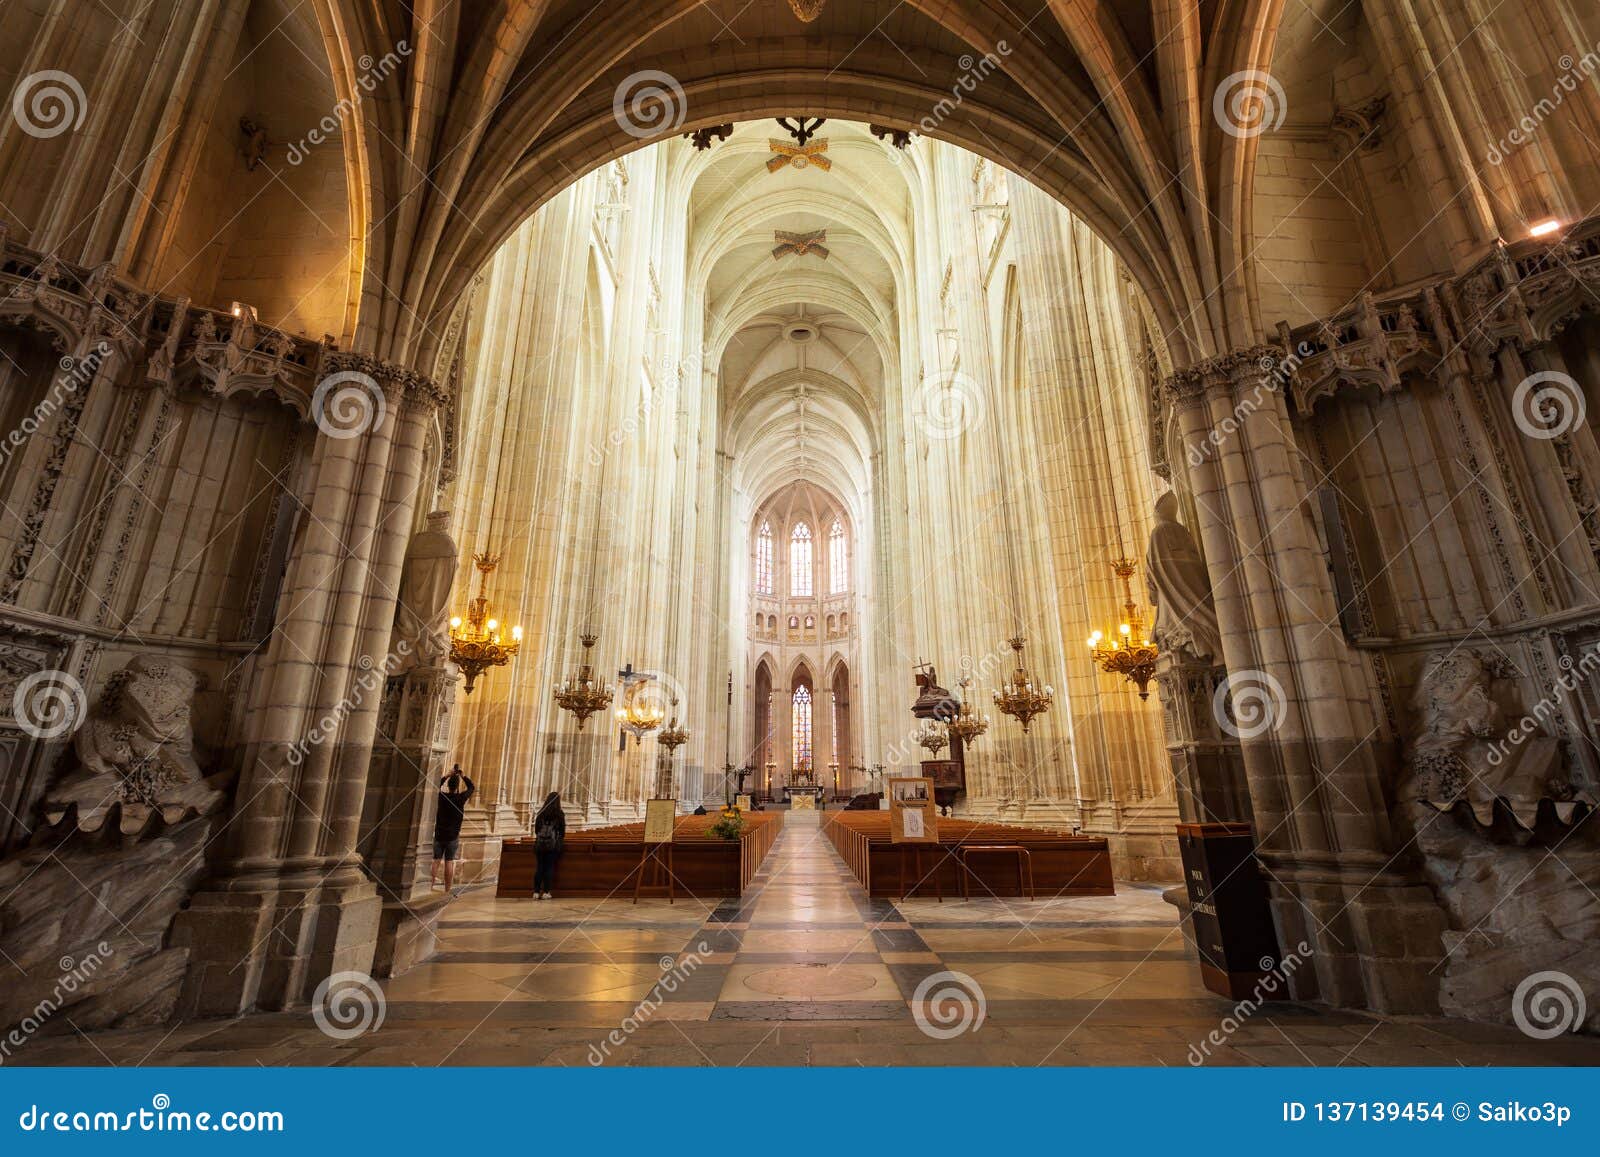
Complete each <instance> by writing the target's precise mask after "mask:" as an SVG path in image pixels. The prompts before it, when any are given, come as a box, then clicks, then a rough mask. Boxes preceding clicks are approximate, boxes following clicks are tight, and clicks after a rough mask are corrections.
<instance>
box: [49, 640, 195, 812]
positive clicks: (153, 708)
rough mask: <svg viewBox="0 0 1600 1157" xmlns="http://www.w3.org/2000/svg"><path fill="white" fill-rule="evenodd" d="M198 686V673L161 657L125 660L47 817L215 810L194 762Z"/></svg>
mask: <svg viewBox="0 0 1600 1157" xmlns="http://www.w3.org/2000/svg"><path fill="white" fill-rule="evenodd" d="M197 686H198V679H197V677H196V675H195V673H194V672H193V671H191V670H189V669H188V668H187V667H180V666H177V665H176V664H174V663H171V662H169V661H168V660H167V659H166V658H164V657H162V656H159V655H136V656H134V657H133V658H132V659H130V660H128V663H127V666H125V667H123V668H122V670H120V671H118V672H117V673H116V674H115V675H113V676H111V678H110V679H109V680H108V681H107V682H106V686H105V690H104V691H103V692H101V695H100V702H99V703H98V704H97V705H96V706H95V709H94V710H93V711H92V712H90V714H89V717H88V719H86V720H85V721H84V723H83V726H82V727H80V728H79V729H78V730H77V732H76V733H75V734H74V735H73V737H72V751H73V755H74V756H75V757H76V759H75V761H74V762H75V764H76V766H75V767H73V768H72V770H70V771H68V772H67V773H66V774H65V775H64V776H62V778H61V780H60V782H58V783H57V784H56V785H55V787H54V788H52V789H51V791H50V792H49V794H48V796H47V797H46V803H45V810H46V811H47V812H48V811H52V810H56V809H63V810H64V809H65V807H66V806H67V805H68V804H77V805H78V816H79V819H80V820H83V819H86V818H88V817H90V816H93V815H96V814H98V813H100V812H103V811H104V810H106V809H107V808H109V807H110V806H111V805H112V804H117V803H120V804H123V805H139V806H143V807H149V808H165V807H171V806H180V807H193V808H195V809H196V810H197V811H200V812H202V813H204V812H207V811H210V810H211V809H212V807H213V806H214V805H216V804H217V803H219V802H220V801H221V799H222V792H221V791H220V790H219V789H218V788H217V787H215V786H214V785H213V783H212V782H211V781H209V780H207V778H206V776H205V773H204V772H202V771H201V770H200V766H199V764H197V763H196V762H195V758H194V725H193V722H192V721H191V719H190V711H191V709H192V707H193V705H194V695H195V690H196V688H197Z"/></svg>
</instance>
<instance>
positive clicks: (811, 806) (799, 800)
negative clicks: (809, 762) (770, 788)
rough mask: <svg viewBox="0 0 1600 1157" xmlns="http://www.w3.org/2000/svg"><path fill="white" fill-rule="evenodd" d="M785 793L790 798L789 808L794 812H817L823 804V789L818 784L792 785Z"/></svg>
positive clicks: (786, 788)
mask: <svg viewBox="0 0 1600 1157" xmlns="http://www.w3.org/2000/svg"><path fill="white" fill-rule="evenodd" d="M784 791H785V792H786V793H787V794H788V797H789V807H790V809H792V810H794V811H816V810H817V806H818V805H819V804H820V803H821V802H822V789H821V788H820V787H818V786H817V785H816V784H805V783H791V784H788V785H787V786H786V787H785V788H784Z"/></svg>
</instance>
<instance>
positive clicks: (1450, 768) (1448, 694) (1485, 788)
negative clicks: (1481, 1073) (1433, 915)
mask: <svg viewBox="0 0 1600 1157" xmlns="http://www.w3.org/2000/svg"><path fill="white" fill-rule="evenodd" d="M1517 674H1518V673H1517V671H1516V670H1515V668H1513V667H1511V665H1510V664H1509V663H1508V662H1507V661H1506V660H1504V659H1503V658H1502V657H1501V656H1500V655H1498V654H1494V653H1488V654H1481V653H1477V652H1474V651H1471V650H1468V649H1464V648H1463V649H1460V650H1453V651H1446V652H1443V653H1440V654H1436V655H1434V656H1433V657H1432V658H1430V659H1429V660H1428V661H1427V663H1426V664H1425V665H1424V666H1423V669H1422V673H1421V677H1420V679H1419V680H1418V683H1417V689H1416V692H1415V694H1414V695H1413V697H1412V706H1413V708H1414V709H1415V711H1416V714H1417V725H1416V728H1415V731H1414V733H1413V739H1412V742H1411V744H1410V747H1409V750H1408V751H1407V760H1406V769H1405V772H1404V773H1403V775H1402V777H1401V780H1400V782H1399V784H1398V785H1397V789H1396V792H1395V797H1396V798H1395V801H1394V815H1395V818H1396V819H1397V821H1398V826H1399V827H1400V828H1401V829H1402V833H1403V835H1404V837H1405V842H1406V846H1407V847H1414V848H1415V849H1416V851H1417V853H1418V854H1419V856H1420V863H1421V867H1422V871H1423V874H1424V875H1425V877H1426V878H1427V880H1428V882H1429V884H1430V885H1431V886H1432V887H1433V890H1434V892H1435V893H1436V894H1437V895H1438V897H1439V900H1440V902H1441V904H1442V905H1443V907H1444V910H1445V912H1446V914H1447V918H1448V925H1449V926H1448V928H1447V929H1446V930H1445V931H1444V932H1443V935H1442V941H1441V947H1442V948H1443V950H1444V961H1443V964H1444V971H1443V975H1442V976H1441V978H1440V985H1439V1006H1440V1008H1441V1010H1442V1011H1444V1012H1445V1013H1446V1014H1448V1015H1450V1016H1461V1017H1468V1018H1471V1019H1474V1020H1500V1021H1504V1020H1507V1019H1508V1018H1511V1017H1513V1016H1516V1015H1520V1013H1519V1012H1517V1011H1516V1010H1517V1009H1518V1008H1520V1007H1522V1006H1519V1005H1517V1003H1516V1002H1517V1001H1518V1000H1520V999H1521V997H1520V995H1519V994H1520V993H1521V986H1522V984H1523V982H1524V980H1526V978H1527V977H1529V976H1532V975H1535V974H1537V973H1543V972H1546V971H1547V970H1549V969H1552V968H1554V969H1559V970H1560V971H1561V972H1563V973H1565V974H1566V975H1567V976H1569V977H1570V978H1571V982H1572V983H1575V984H1576V985H1577V986H1578V988H1579V989H1580V990H1581V991H1586V992H1591V993H1592V992H1596V991H1600V956H1597V955H1596V953H1595V951H1594V945H1595V944H1596V943H1597V938H1600V900H1596V898H1595V894H1594V891H1593V890H1592V889H1591V888H1590V886H1589V884H1588V883H1587V881H1590V880H1594V879H1597V878H1600V837H1597V836H1596V835H1595V834H1594V832H1593V830H1592V829H1593V827H1594V825H1593V824H1592V823H1585V822H1584V820H1585V818H1586V817H1590V816H1592V814H1593V809H1594V807H1595V794H1594V792H1593V790H1592V789H1589V788H1587V787H1585V786H1584V785H1582V784H1575V783H1573V782H1570V781H1569V778H1568V775H1567V772H1566V770H1565V769H1564V768H1563V766H1562V760H1561V758H1560V755H1559V746H1558V744H1557V741H1556V740H1555V739H1552V738H1550V737H1548V736H1544V735H1539V734H1537V733H1536V732H1535V730H1534V728H1535V727H1536V726H1537V723H1536V720H1535V719H1534V718H1533V716H1531V715H1523V714H1522V705H1521V704H1520V703H1516V702H1511V701H1509V700H1508V701H1506V702H1505V703H1504V704H1502V702H1501V701H1500V700H1499V699H1498V696H1497V690H1499V689H1501V688H1502V687H1504V686H1505V684H1507V683H1508V681H1509V680H1510V679H1511V678H1512V677H1515V676H1516V675H1517ZM1549 702H1550V701H1549V700H1546V701H1545V703H1543V704H1541V707H1542V706H1544V705H1546V704H1548V703H1549ZM1503 708H1504V709H1503ZM1540 713H1541V712H1540V710H1539V708H1535V714H1540ZM1544 800H1549V801H1550V808H1551V809H1553V814H1554V818H1555V819H1556V820H1557V821H1558V822H1559V825H1565V826H1556V827H1548V826H1547V825H1545V824H1544V823H1541V822H1540V811H1541V809H1540V804H1541V802H1543V801H1544ZM1460 803H1464V804H1466V805H1467V806H1466V807H1465V808H1458V807H1457V806H1456V805H1457V804H1460ZM1497 803H1498V804H1499V805H1500V806H1501V807H1502V808H1504V809H1505V810H1506V811H1509V812H1510V814H1511V816H1512V818H1513V821H1514V822H1513V823H1511V824H1509V825H1508V824H1504V823H1496V815H1495V813H1496V811H1497V810H1498V809H1497V808H1496V804H1497ZM1556 849H1559V855H1557V854H1556ZM1519 1023H1520V1022H1519ZM1584 1025H1585V1027H1586V1028H1587V1030H1588V1031H1590V1032H1600V1007H1597V1008H1595V1009H1594V1010H1593V1011H1592V1012H1591V1013H1590V1015H1589V1017H1588V1019H1587V1020H1585V1021H1584Z"/></svg>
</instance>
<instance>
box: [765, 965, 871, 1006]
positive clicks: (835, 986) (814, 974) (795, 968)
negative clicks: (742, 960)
mask: <svg viewBox="0 0 1600 1157" xmlns="http://www.w3.org/2000/svg"><path fill="white" fill-rule="evenodd" d="M744 983H745V987H746V988H753V989H755V991H757V992H765V993H769V994H771V995H772V996H786V997H789V998H791V999H793V998H796V997H799V998H808V997H809V998H825V997H830V996H852V995H854V994H855V993H858V992H865V991H867V989H869V988H873V987H875V986H876V985H877V983H878V978H877V977H875V976H872V975H870V974H868V973H866V972H863V971H861V970H860V969H858V968H848V967H836V966H833V965H827V964H795V965H790V966H788V967H786V968H766V969H763V970H762V971H760V972H753V973H751V974H750V975H749V976H748V977H746V978H745V982H744Z"/></svg>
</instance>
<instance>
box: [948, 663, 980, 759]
mask: <svg viewBox="0 0 1600 1157" xmlns="http://www.w3.org/2000/svg"><path fill="white" fill-rule="evenodd" d="M971 684H972V679H971V677H970V676H969V677H966V678H963V679H962V680H961V682H960V683H959V684H958V686H960V688H961V706H960V707H958V708H957V709H956V717H955V718H954V719H952V720H950V722H949V723H947V724H945V729H946V730H947V731H949V732H950V734H951V735H954V736H955V737H956V738H957V739H959V740H961V742H962V743H963V744H968V743H971V742H972V741H973V740H974V739H976V738H978V736H980V735H982V734H983V733H984V732H985V731H988V730H989V717H988V716H987V715H980V714H978V712H977V711H976V710H975V709H974V708H973V706H972V693H971V692H969V691H968V690H967V688H968V687H969V686H971Z"/></svg>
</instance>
